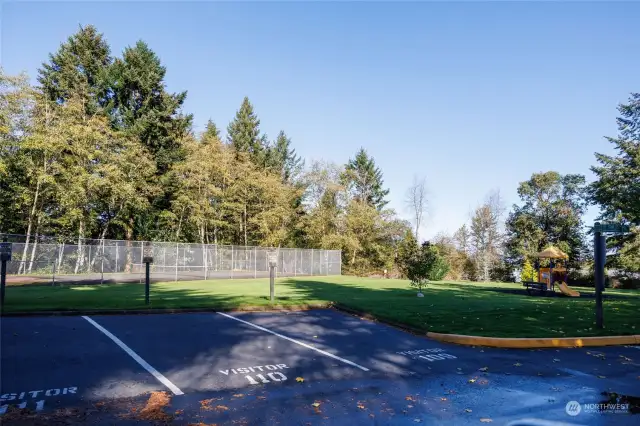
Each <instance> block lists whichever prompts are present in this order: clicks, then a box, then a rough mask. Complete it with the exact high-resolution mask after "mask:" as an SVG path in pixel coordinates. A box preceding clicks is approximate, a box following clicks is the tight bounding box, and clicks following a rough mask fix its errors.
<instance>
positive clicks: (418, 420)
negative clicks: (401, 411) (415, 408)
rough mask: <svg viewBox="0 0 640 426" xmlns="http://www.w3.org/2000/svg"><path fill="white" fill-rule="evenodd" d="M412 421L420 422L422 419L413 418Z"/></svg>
mask: <svg viewBox="0 0 640 426" xmlns="http://www.w3.org/2000/svg"><path fill="white" fill-rule="evenodd" d="M413 421H414V422H415V423H420V422H421V421H422V419H413Z"/></svg>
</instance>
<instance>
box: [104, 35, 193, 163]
mask: <svg viewBox="0 0 640 426" xmlns="http://www.w3.org/2000/svg"><path fill="white" fill-rule="evenodd" d="M165 74H166V69H165V67H164V66H162V64H161V63H160V59H159V58H158V56H157V55H156V54H155V52H153V50H151V49H150V48H149V46H147V44H146V43H144V42H142V41H139V42H137V43H136V45H135V46H134V47H127V48H126V49H125V50H124V53H123V57H122V59H120V58H118V59H116V60H115V62H114V64H113V66H112V67H111V72H110V84H111V86H112V91H113V97H112V99H111V102H110V104H109V109H110V113H111V116H112V120H113V124H114V126H115V128H116V129H119V130H124V131H125V132H126V133H127V134H129V135H131V136H133V137H135V138H136V139H137V140H138V141H139V142H140V143H141V144H142V145H143V146H144V147H145V148H146V149H147V150H149V152H150V153H151V155H152V156H153V158H154V160H155V163H156V172H157V174H158V175H159V176H162V175H164V174H166V173H167V172H168V171H169V169H170V168H171V166H172V165H174V164H175V163H177V162H179V161H182V160H183V159H184V157H185V156H184V150H183V149H182V146H181V141H182V139H183V138H184V137H186V136H187V135H188V134H189V132H190V130H191V122H192V115H191V114H187V115H185V114H183V113H182V112H181V108H182V105H183V104H184V101H185V99H186V97H187V92H181V93H168V92H167V91H166V90H165V83H164V78H165Z"/></svg>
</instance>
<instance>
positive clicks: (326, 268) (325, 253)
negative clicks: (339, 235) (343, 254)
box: [324, 250, 329, 275]
mask: <svg viewBox="0 0 640 426" xmlns="http://www.w3.org/2000/svg"><path fill="white" fill-rule="evenodd" d="M324 259H325V270H324V274H325V275H329V251H327V250H325V251H324Z"/></svg>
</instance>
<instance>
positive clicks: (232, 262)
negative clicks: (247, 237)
mask: <svg viewBox="0 0 640 426" xmlns="http://www.w3.org/2000/svg"><path fill="white" fill-rule="evenodd" d="M234 247H235V246H231V279H233V266H234V259H233V248H234Z"/></svg>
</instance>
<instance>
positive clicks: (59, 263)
mask: <svg viewBox="0 0 640 426" xmlns="http://www.w3.org/2000/svg"><path fill="white" fill-rule="evenodd" d="M58 250H59V251H58V266H57V268H56V271H60V268H61V267H62V258H63V256H64V243H61V244H60V247H59V248H58Z"/></svg>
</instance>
